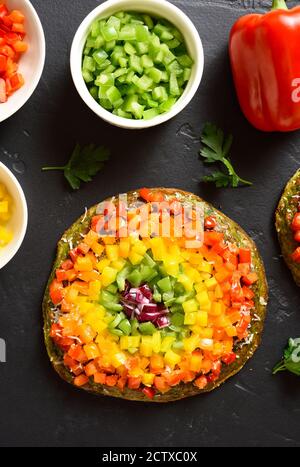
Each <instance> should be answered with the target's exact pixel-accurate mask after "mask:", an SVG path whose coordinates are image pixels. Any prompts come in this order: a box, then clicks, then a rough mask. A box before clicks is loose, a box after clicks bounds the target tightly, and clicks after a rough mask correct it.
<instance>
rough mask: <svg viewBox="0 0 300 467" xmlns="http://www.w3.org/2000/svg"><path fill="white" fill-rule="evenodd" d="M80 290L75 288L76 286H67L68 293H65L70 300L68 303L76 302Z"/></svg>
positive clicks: (66, 298) (67, 299)
mask: <svg viewBox="0 0 300 467" xmlns="http://www.w3.org/2000/svg"><path fill="white" fill-rule="evenodd" d="M78 294H79V292H78V290H77V289H75V288H74V287H72V286H70V287H67V291H66V295H65V300H66V301H67V302H68V303H75V302H76V299H77V297H78Z"/></svg>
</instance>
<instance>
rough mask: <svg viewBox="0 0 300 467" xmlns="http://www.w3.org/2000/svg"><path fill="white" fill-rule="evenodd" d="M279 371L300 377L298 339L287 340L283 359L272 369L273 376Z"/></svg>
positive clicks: (299, 345) (299, 342)
mask: <svg viewBox="0 0 300 467" xmlns="http://www.w3.org/2000/svg"><path fill="white" fill-rule="evenodd" d="M280 371H290V372H291V373H294V374H295V375H297V376H300V339H299V338H298V339H292V338H291V339H289V343H288V346H287V348H286V349H285V350H284V353H283V359H282V360H281V361H280V362H279V363H277V365H276V366H275V367H274V368H273V375H276V373H279V372H280Z"/></svg>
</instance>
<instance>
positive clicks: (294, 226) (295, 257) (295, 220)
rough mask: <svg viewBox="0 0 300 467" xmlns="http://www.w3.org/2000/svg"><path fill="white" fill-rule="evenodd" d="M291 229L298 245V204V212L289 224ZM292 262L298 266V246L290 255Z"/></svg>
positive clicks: (299, 235) (299, 260)
mask: <svg viewBox="0 0 300 467" xmlns="http://www.w3.org/2000/svg"><path fill="white" fill-rule="evenodd" d="M291 229H292V231H293V232H294V240H295V242H297V243H300V206H299V204H298V211H297V212H296V214H295V215H294V217H293V221H292V223H291ZM291 257H292V260H293V261H295V263H299V264H300V246H298V247H297V248H296V249H295V251H294V252H293V253H292V255H291Z"/></svg>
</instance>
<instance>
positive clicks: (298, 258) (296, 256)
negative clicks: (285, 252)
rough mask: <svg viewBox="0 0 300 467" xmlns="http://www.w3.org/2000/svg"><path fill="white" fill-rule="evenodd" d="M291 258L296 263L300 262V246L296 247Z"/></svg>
mask: <svg viewBox="0 0 300 467" xmlns="http://www.w3.org/2000/svg"><path fill="white" fill-rule="evenodd" d="M291 258H292V260H293V261H295V263H300V247H298V248H296V250H295V251H294V253H293V254H292V255H291Z"/></svg>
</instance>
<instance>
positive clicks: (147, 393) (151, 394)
mask: <svg viewBox="0 0 300 467" xmlns="http://www.w3.org/2000/svg"><path fill="white" fill-rule="evenodd" d="M142 392H143V393H144V394H145V396H147V397H148V399H153V397H154V396H155V389H153V388H148V387H145V388H143V389H142Z"/></svg>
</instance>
